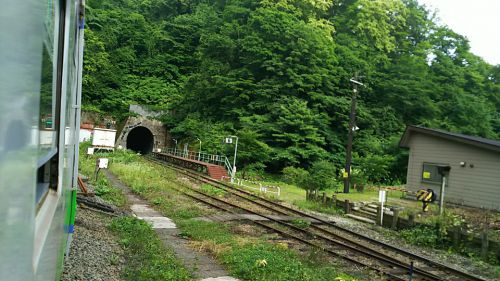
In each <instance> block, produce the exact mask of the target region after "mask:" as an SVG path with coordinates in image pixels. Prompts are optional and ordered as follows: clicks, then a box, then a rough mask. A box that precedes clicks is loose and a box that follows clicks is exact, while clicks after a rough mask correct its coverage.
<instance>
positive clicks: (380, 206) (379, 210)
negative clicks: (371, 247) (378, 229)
mask: <svg viewBox="0 0 500 281" xmlns="http://www.w3.org/2000/svg"><path fill="white" fill-rule="evenodd" d="M381 216H382V205H381V204H379V205H377V220H376V221H377V225H380V226H384V222H383V221H382V220H381V219H380V217H381Z"/></svg>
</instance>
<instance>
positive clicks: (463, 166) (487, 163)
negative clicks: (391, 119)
mask: <svg viewBox="0 0 500 281" xmlns="http://www.w3.org/2000/svg"><path fill="white" fill-rule="evenodd" d="M399 146H400V147H404V148H409V149H410V153H409V160H408V174H407V179H406V188H407V189H408V190H410V191H418V190H419V189H422V188H425V189H428V188H430V189H433V190H434V191H435V192H436V193H437V194H439V191H440V187H441V179H442V176H441V175H440V173H438V167H439V166H449V167H450V168H451V169H450V171H449V172H447V173H446V174H445V175H446V176H447V184H446V188H445V196H444V198H445V201H446V202H451V203H455V204H460V205H466V206H471V207H478V208H487V209H496V210H500V141H499V140H491V139H485V138H479V137H473V136H467V135H463V134H456V133H450V132H446V131H441V130H436V129H429V128H424V127H418V126H408V127H407V128H406V131H405V133H404V135H403V137H402V138H401V141H400V143H399Z"/></svg>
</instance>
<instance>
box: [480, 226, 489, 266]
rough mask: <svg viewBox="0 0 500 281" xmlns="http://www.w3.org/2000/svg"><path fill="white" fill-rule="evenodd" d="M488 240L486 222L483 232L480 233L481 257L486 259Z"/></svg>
mask: <svg viewBox="0 0 500 281" xmlns="http://www.w3.org/2000/svg"><path fill="white" fill-rule="evenodd" d="M489 244H490V241H489V240H488V223H485V225H484V228H483V233H481V258H482V259H483V260H486V258H487V257H488V248H489V246H490V245H489Z"/></svg>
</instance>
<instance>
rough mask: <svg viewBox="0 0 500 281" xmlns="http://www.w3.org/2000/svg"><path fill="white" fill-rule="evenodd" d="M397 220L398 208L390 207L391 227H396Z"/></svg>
mask: <svg viewBox="0 0 500 281" xmlns="http://www.w3.org/2000/svg"><path fill="white" fill-rule="evenodd" d="M398 221H399V208H393V209H392V225H391V228H392V229H396V228H397V227H398Z"/></svg>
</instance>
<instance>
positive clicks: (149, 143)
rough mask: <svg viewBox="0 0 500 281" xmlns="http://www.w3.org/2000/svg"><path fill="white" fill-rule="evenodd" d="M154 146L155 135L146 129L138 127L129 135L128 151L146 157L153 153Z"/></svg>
mask: <svg viewBox="0 0 500 281" xmlns="http://www.w3.org/2000/svg"><path fill="white" fill-rule="evenodd" d="M153 144H154V136H153V133H151V131H150V130H149V129H148V128H146V127H136V128H134V129H132V131H130V132H129V133H128V136H127V149H130V150H133V151H135V152H139V153H140V154H142V155H145V154H148V153H151V152H152V151H153Z"/></svg>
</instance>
